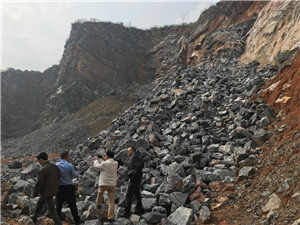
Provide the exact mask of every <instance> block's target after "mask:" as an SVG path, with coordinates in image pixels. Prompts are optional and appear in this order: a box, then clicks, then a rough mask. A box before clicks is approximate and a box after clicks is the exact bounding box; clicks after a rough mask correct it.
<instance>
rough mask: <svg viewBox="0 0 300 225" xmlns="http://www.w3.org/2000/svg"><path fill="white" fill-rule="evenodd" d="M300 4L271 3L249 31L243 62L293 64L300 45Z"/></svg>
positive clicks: (293, 2)
mask: <svg viewBox="0 0 300 225" xmlns="http://www.w3.org/2000/svg"><path fill="white" fill-rule="evenodd" d="M299 15H300V4H299V2H298V1H271V2H269V4H268V5H267V6H266V7H264V8H263V9H262V10H261V12H260V13H259V15H258V18H257V20H256V22H255V24H254V26H253V27H252V29H251V30H250V31H249V37H248V39H247V43H246V46H247V47H246V50H245V53H244V54H243V56H242V57H241V61H242V62H243V63H248V62H253V61H257V62H259V63H260V64H261V65H266V64H270V65H274V66H279V65H281V66H283V64H291V62H292V61H293V59H294V57H295V55H296V54H297V49H298V48H299V46H300V39H299V34H300V16H299Z"/></svg>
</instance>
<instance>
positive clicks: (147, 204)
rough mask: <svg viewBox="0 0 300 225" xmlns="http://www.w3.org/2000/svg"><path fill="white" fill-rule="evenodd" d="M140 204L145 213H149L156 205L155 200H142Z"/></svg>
mask: <svg viewBox="0 0 300 225" xmlns="http://www.w3.org/2000/svg"><path fill="white" fill-rule="evenodd" d="M142 203H143V206H144V209H145V211H146V212H149V211H151V210H152V208H153V207H154V206H155V205H156V198H142Z"/></svg>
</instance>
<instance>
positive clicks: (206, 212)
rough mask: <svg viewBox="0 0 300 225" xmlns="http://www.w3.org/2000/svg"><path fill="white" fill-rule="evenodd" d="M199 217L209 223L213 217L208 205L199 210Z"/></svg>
mask: <svg viewBox="0 0 300 225" xmlns="http://www.w3.org/2000/svg"><path fill="white" fill-rule="evenodd" d="M199 218H200V220H201V221H202V222H203V223H208V222H209V221H210V218H211V212H210V210H209V208H208V207H207V206H202V207H201V210H200V212H199Z"/></svg>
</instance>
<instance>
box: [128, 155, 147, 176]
mask: <svg viewBox="0 0 300 225" xmlns="http://www.w3.org/2000/svg"><path fill="white" fill-rule="evenodd" d="M143 168H144V161H143V159H142V158H141V157H140V156H139V155H138V154H134V155H133V156H132V158H131V159H130V161H129V166H128V176H129V179H130V182H133V181H135V180H140V179H141V178H142V176H143Z"/></svg>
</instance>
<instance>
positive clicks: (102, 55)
mask: <svg viewBox="0 0 300 225" xmlns="http://www.w3.org/2000/svg"><path fill="white" fill-rule="evenodd" d="M184 30H186V27H185V26H169V27H164V28H157V29H152V30H148V31H144V30H138V29H135V28H125V27H123V26H121V25H117V24H112V23H97V22H85V23H75V24H73V26H72V31H71V35H70V38H69V40H68V41H67V43H66V46H65V51H64V54H63V57H62V60H61V62H60V64H59V65H58V66H54V67H53V68H50V69H48V70H46V71H45V72H44V73H38V72H22V71H17V72H12V71H7V72H3V76H2V87H3V88H2V93H3V96H5V97H7V98H5V100H4V101H2V109H3V110H2V119H3V120H5V121H6V122H5V124H4V125H3V129H2V138H3V139H6V138H8V137H11V138H15V137H20V136H22V135H25V134H27V133H30V132H31V131H33V130H35V129H38V128H41V127H42V126H45V125H48V124H51V123H53V122H58V121H60V120H61V119H62V118H64V117H65V116H68V115H70V114H71V113H75V112H76V111H78V110H79V109H81V108H82V107H84V106H87V105H88V104H89V103H91V102H94V101H96V100H98V99H101V98H105V97H108V96H114V95H119V96H120V98H125V97H127V98H129V99H128V102H130V101H131V102H132V101H133V100H135V101H136V99H139V98H142V96H143V95H145V94H146V92H147V87H146V86H143V85H147V83H149V82H151V81H152V80H153V79H154V77H156V76H158V75H160V74H162V73H165V72H166V71H168V70H169V69H170V68H172V67H173V66H176V65H178V64H181V63H184V61H185V60H183V58H184V57H185V56H184V54H182V53H181V52H180V50H181V49H182V41H183V40H184V39H185V38H184ZM182 57H183V58H182ZM31 73H32V74H31ZM6 74H9V76H8V75H6ZM23 74H24V76H22V75H23ZM18 77H21V78H18ZM31 77H36V79H35V80H34V81H33V80H32V79H31ZM18 79H19V80H20V79H22V80H26V82H25V84H27V85H22V84H23V83H22V82H20V81H18ZM12 87H15V88H12ZM148 89H149V87H148ZM14 93H15V94H14ZM18 96H21V98H20V97H18ZM32 96H33V97H32ZM38 96H39V98H38V99H36V98H35V97H38ZM6 99H7V100H6ZM33 102H34V103H33ZM24 103H26V106H25V107H20V106H23V105H24ZM19 107H20V109H19ZM27 108H29V109H27ZM123 110H124V109H123ZM16 112H19V113H20V114H21V115H22V117H21V116H20V115H14V114H15V113H16ZM119 112H120V111H119V110H118V111H116V112H114V114H117V113H119ZM16 118H17V119H16ZM26 118H28V119H26ZM83 118H84V116H83ZM81 119H82V118H81ZM24 121H26V122H24ZM6 124H7V125H6ZM12 127H13V129H12ZM103 128H104V127H103ZM103 128H100V130H102V129H103ZM98 132H99V130H98Z"/></svg>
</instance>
